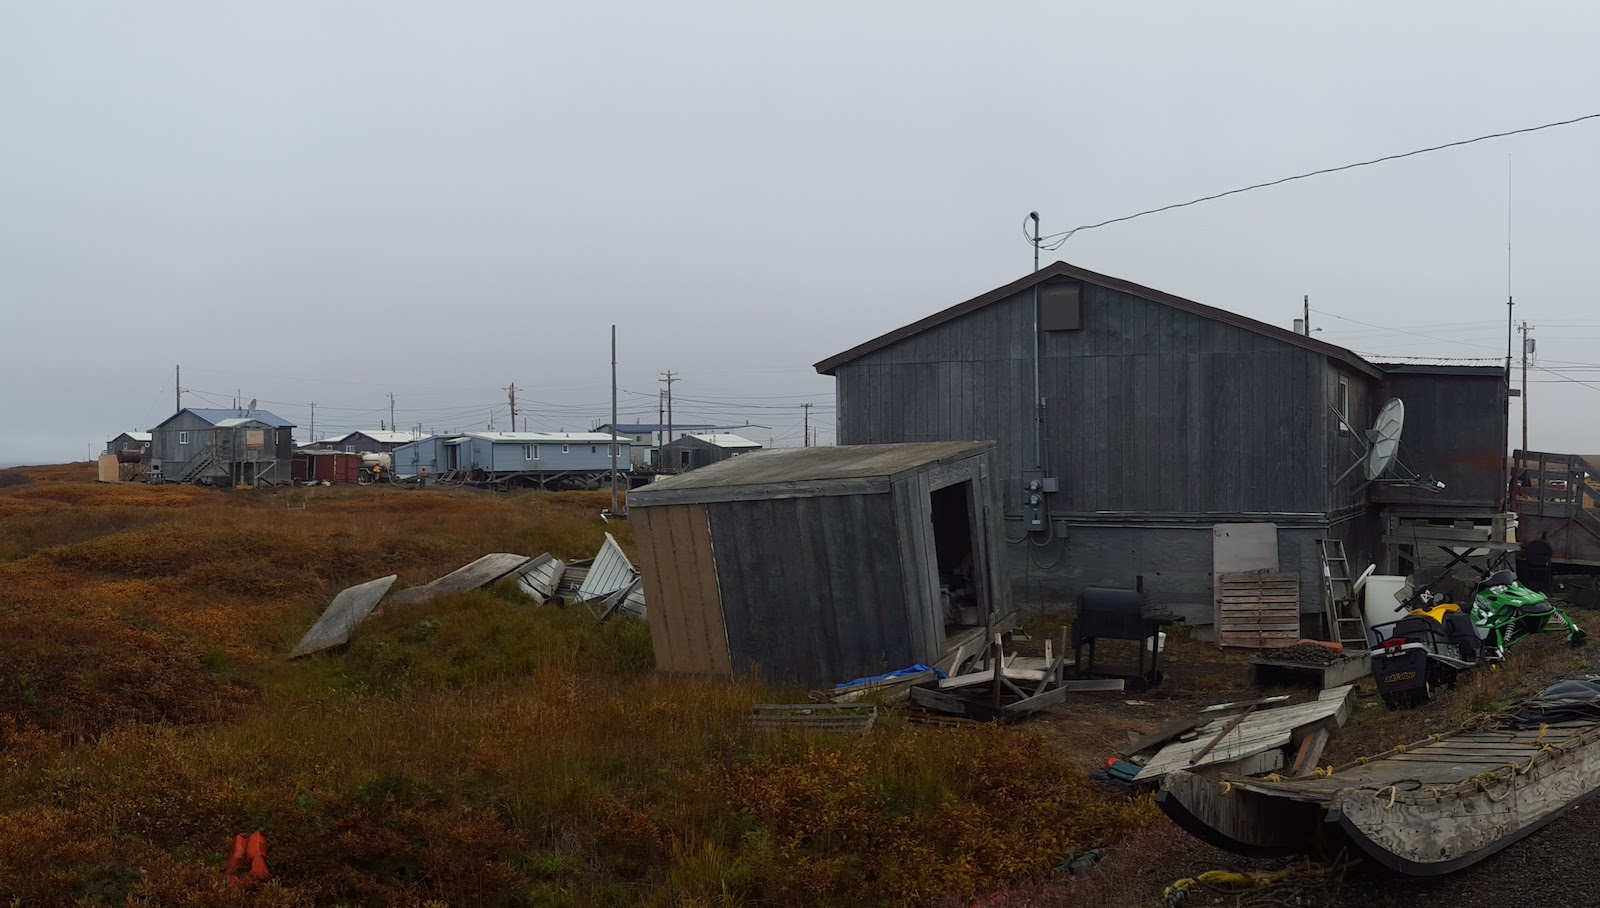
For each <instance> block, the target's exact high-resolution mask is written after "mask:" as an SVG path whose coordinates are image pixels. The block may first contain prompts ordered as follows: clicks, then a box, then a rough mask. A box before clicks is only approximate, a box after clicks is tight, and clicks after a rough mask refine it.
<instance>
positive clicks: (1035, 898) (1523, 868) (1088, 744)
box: [986, 609, 1600, 908]
mask: <svg viewBox="0 0 1600 908" xmlns="http://www.w3.org/2000/svg"><path fill="white" fill-rule="evenodd" d="M1571 613H1572V615H1573V617H1574V619H1575V620H1577V621H1578V623H1579V624H1580V625H1583V626H1586V627H1590V628H1597V627H1600V612H1595V611H1591V610H1585V609H1571ZM1055 624H1056V625H1057V626H1058V625H1059V621H1057V622H1055ZM1029 630H1030V631H1031V632H1032V633H1033V635H1034V639H1033V640H1032V641H1031V642H1023V643H1019V644H1018V645H1017V649H1018V650H1019V651H1022V652H1024V653H1025V654H1026V653H1030V652H1031V651H1032V650H1035V649H1037V650H1039V651H1040V652H1042V648H1043V643H1042V639H1043V637H1044V636H1045V635H1046V634H1047V633H1050V630H1051V623H1050V622H1048V621H1045V622H1040V623H1038V624H1035V625H1033V626H1031V627H1030V628H1029ZM1052 636H1053V634H1052ZM1135 658H1136V651H1135V650H1134V648H1133V645H1132V644H1131V643H1130V644H1127V645H1126V646H1125V647H1123V648H1121V649H1118V648H1117V647H1116V646H1115V645H1112V646H1104V645H1103V646H1102V648H1101V651H1100V663H1101V664H1102V665H1103V666H1104V667H1106V668H1108V669H1110V670H1119V669H1117V668H1115V666H1116V665H1117V663H1118V662H1119V661H1120V662H1122V664H1126V665H1131V664H1132V663H1133V660H1134V659H1135ZM1161 660H1162V661H1161V666H1160V667H1161V670H1162V672H1163V673H1164V674H1165V676H1166V677H1165V679H1164V681H1163V683H1161V684H1160V685H1158V686H1155V687H1152V688H1150V689H1148V690H1145V691H1141V692H1122V693H1088V694H1080V695H1074V696H1073V698H1072V700H1071V701H1070V704H1069V705H1067V706H1063V707H1061V708H1058V709H1056V710H1052V711H1051V713H1050V714H1049V715H1048V716H1046V717H1043V718H1041V719H1039V720H1037V721H1038V725H1039V727H1041V728H1043V729H1046V730H1047V732H1048V733H1049V734H1050V736H1051V737H1052V739H1053V740H1054V741H1055V742H1056V743H1057V745H1058V746H1059V747H1060V748H1061V750H1062V751H1063V752H1065V753H1066V754H1068V755H1069V758H1070V759H1072V760H1073V761H1074V762H1076V763H1078V764H1080V765H1082V766H1083V767H1085V768H1086V769H1091V770H1093V769H1098V768H1100V767H1103V766H1104V765H1105V762H1106V760H1107V758H1108V757H1111V756H1114V755H1115V753H1116V751H1117V750H1118V748H1119V747H1121V746H1122V745H1124V744H1126V743H1127V742H1128V741H1129V740H1130V738H1131V737H1135V736H1138V735H1141V734H1144V733H1147V732H1149V731H1151V730H1153V729H1154V728H1156V727H1157V726H1158V725H1160V724H1162V723H1164V722H1168V721H1171V720H1173V719H1176V718H1180V717H1184V716H1188V715H1192V713H1193V712H1194V711H1195V710H1196V709H1199V708H1200V707H1203V706H1208V705H1211V704H1215V703H1223V702H1229V701H1234V700H1247V699H1254V698H1258V697H1262V696H1270V695H1273V694H1278V693H1285V694H1290V695H1292V696H1293V697H1294V698H1295V700H1296V701H1300V700H1305V699H1309V698H1310V697H1311V696H1313V694H1314V692H1313V691H1309V690H1306V689H1294V688H1254V687H1251V686H1250V685H1249V683H1248V681H1249V654H1248V653H1223V652H1220V651H1219V650H1218V649H1217V648H1216V647H1215V645H1213V644H1206V643H1202V642H1200V641H1197V640H1192V639H1189V638H1188V637H1187V636H1186V635H1183V634H1181V633H1178V634H1173V635H1171V636H1169V638H1168V641H1167V650H1166V652H1164V653H1162V655H1161ZM1596 671H1600V645H1592V646H1586V647H1582V648H1579V649H1573V648H1572V647H1569V646H1568V645H1567V644H1566V642H1565V641H1564V640H1563V639H1562V638H1561V637H1560V636H1558V635H1548V636H1544V637H1539V638H1533V639H1530V640H1527V641H1524V642H1522V643H1520V644H1518V646H1517V647H1516V648H1514V649H1513V650H1512V652H1511V658H1510V659H1509V660H1508V662H1507V663H1506V665H1505V666H1504V667H1503V668H1500V669H1497V670H1495V671H1486V670H1485V671H1479V672H1475V673H1472V674H1469V675H1467V676H1465V677H1464V679H1463V681H1462V682H1461V683H1459V684H1458V685H1457V686H1456V687H1455V688H1454V689H1451V690H1448V691H1445V692H1443V693H1442V694H1440V695H1438V696H1437V697H1436V698H1435V699H1434V700H1433V701H1432V702H1430V703H1428V704H1427V705H1426V706H1423V707H1421V708H1419V709H1414V710H1406V711H1390V710H1388V709H1386V708H1385V707H1384V705H1383V703H1382V701H1381V700H1380V699H1379V698H1378V696H1377V693H1376V691H1375V689H1374V688H1373V686H1372V682H1371V681H1370V679H1363V681H1362V682H1360V683H1359V684H1358V685H1357V692H1356V699H1355V708H1354V710H1353V713H1352V716H1351V719H1350V722H1349V723H1348V724H1347V725H1346V726H1345V727H1344V728H1343V729H1341V730H1340V733H1339V734H1338V735H1337V736H1335V737H1334V739H1333V740H1332V741H1331V742H1330V745H1329V748H1328V751H1327V753H1326V754H1325V756H1324V759H1323V763H1324V765H1329V764H1338V763H1343V762H1347V761H1349V760H1352V759H1354V758H1356V757H1358V756H1362V755H1369V754H1375V753H1381V752H1382V751H1385V750H1388V749H1389V748H1391V747H1393V746H1394V745H1396V744H1404V743H1410V742H1413V741H1418V740H1421V739H1423V738H1426V737H1427V736H1428V735H1431V734H1434V733H1437V732H1444V731H1448V730H1450V729H1453V728H1455V727H1457V726H1459V725H1460V724H1462V722H1464V721H1465V720H1466V719H1468V718H1470V717H1472V716H1474V715H1477V714H1479V713H1483V712H1492V711H1495V710H1497V709H1499V708H1501V707H1503V706H1505V705H1507V704H1509V703H1511V702H1514V701H1515V700H1518V699H1521V698H1523V697H1526V696H1529V695H1531V694H1533V693H1536V692H1537V691H1539V690H1542V689H1543V688H1545V687H1546V686H1548V685H1549V684H1551V683H1553V682H1554V681H1556V680H1559V679H1561V678H1565V677H1572V676H1575V675H1583V674H1586V673H1591V672H1596ZM1107 789H1108V793H1112V792H1115V791H1116V789H1115V788H1114V786H1112V785H1111V784H1110V783H1108V784H1107ZM1597 821H1600V803H1593V802H1583V803H1580V804H1578V805H1576V806H1574V807H1572V808H1569V809H1568V811H1567V812H1566V813H1565V814H1564V815H1563V816H1562V817H1561V818H1560V819H1557V820H1556V821H1554V822H1552V823H1551V824H1550V825H1549V826H1547V827H1546V828H1545V829H1543V830H1541V831H1540V832H1538V833H1536V834H1534V835H1532V836H1530V837H1528V838H1527V839H1525V840H1523V841H1521V842H1518V843H1516V844H1514V845H1511V846H1509V847H1508V848H1507V849H1506V850H1505V851H1503V852H1501V853H1500V854H1498V855H1496V856H1494V857H1492V858H1489V859H1487V860H1485V861H1483V862H1481V863H1479V864H1477V865H1475V866H1473V867H1470V868H1467V869H1466V870H1463V871H1459V872H1457V873H1455V874H1452V875H1450V876H1448V877H1444V878H1442V879H1434V880H1421V879H1409V878H1404V877H1400V876H1397V875H1395V874H1392V873H1389V872H1387V871H1384V870H1382V869H1381V868H1369V867H1364V866H1360V865H1353V866H1349V867H1343V868H1341V869H1339V870H1338V871H1336V872H1332V873H1329V872H1327V871H1326V870H1324V869H1320V867H1317V868H1315V869H1314V868H1313V865H1311V864H1310V862H1308V861H1307V860H1306V859H1300V860H1298V861H1290V860H1278V861H1261V860H1253V859H1248V858H1242V857H1239V856H1237V855H1233V854H1230V853H1227V852H1225V851H1221V850H1219V849H1217V848H1213V847H1211V846H1209V845H1206V844H1204V843H1202V842H1200V841H1198V840H1196V839H1193V838H1191V837H1190V836H1189V835H1188V834H1187V833H1185V832H1183V831H1182V830H1180V829H1179V828H1178V827H1177V826H1175V825H1171V824H1162V826H1161V827H1158V828H1157V829H1155V830H1152V831H1151V832H1150V833H1149V834H1148V835H1147V836H1145V837H1143V838H1140V839H1137V840H1133V841H1129V842H1124V843H1123V844H1122V845H1120V846H1119V847H1118V848H1117V849H1115V850H1114V853H1108V854H1107V856H1106V858H1105V860H1104V861H1103V863H1102V864H1101V865H1100V866H1099V867H1097V868H1096V869H1094V870H1092V871H1090V872H1088V873H1086V874H1079V875H1075V876H1065V875H1063V876H1061V877H1059V878H1054V879H1051V880H1046V881H1040V882H1039V883H1038V884H1036V885H1034V886H1025V887H1019V888H1017V889H1014V890H1011V891H1009V892H1006V893H1002V894H1000V895H998V896H996V897H995V899H994V900H992V902H989V903H986V904H995V905H1003V906H1009V908H1024V906H1026V908H1033V906H1079V905H1081V906H1097V908H1098V906H1105V908H1133V906H1160V905H1166V904H1169V903H1168V902H1167V901H1166V900H1165V899H1164V897H1163V892H1164V890H1165V889H1166V888H1167V887H1168V886H1170V885H1171V884H1172V883H1173V882H1174V881H1176V880H1178V879H1181V878H1184V877H1192V876H1196V875H1198V874H1200V873H1203V872H1205V871H1210V870H1223V871H1238V872H1252V871H1254V872H1267V873H1272V872H1278V871H1282V870H1284V869H1286V868H1293V869H1295V870H1296V872H1294V873H1292V874H1291V875H1290V876H1289V877H1288V878H1286V879H1285V880H1283V881H1282V882H1280V883H1277V884H1275V885H1273V886H1269V887H1266V888H1263V889H1258V890H1248V891H1242V892H1241V891H1233V890H1227V889H1223V888H1217V889H1212V888H1206V887H1201V888H1198V889H1195V890H1193V891H1191V892H1189V893H1187V894H1185V896H1184V897H1183V898H1182V899H1181V903H1182V904H1183V905H1192V906H1223V905H1227V906H1287V905H1303V906H1334V905H1347V904H1348V905H1362V906H1368V908H1386V906H1394V908H1400V906H1406V908H1412V906H1415V905H1417V904H1431V903H1433V902H1435V901H1444V900H1448V901H1449V903H1451V904H1454V905H1459V906H1476V905H1485V906H1487V905H1490V904H1497V905H1506V904H1512V905H1515V904H1526V903H1528V901H1529V900H1530V899H1532V898H1533V897H1535V896H1537V898H1538V899H1539V901H1540V903H1541V904H1547V905H1556V904H1559V905H1575V906H1576V905H1600V861H1595V860H1594V859H1593V855H1594V854H1595V853H1597V851H1600V822H1597ZM1531 866H1537V867H1539V868H1540V869H1539V871H1538V872H1537V873H1534V874H1530V872H1529V870H1528V868H1529V867H1531Z"/></svg>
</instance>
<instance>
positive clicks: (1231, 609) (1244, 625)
mask: <svg viewBox="0 0 1600 908" xmlns="http://www.w3.org/2000/svg"><path fill="white" fill-rule="evenodd" d="M1217 601H1218V608H1217V636H1218V638H1219V639H1220V640H1221V643H1222V645H1223V646H1236V647H1242V648H1246V649H1273V648H1276V647H1280V646H1289V645H1291V644H1293V643H1294V642H1295V641H1296V640H1299V639H1300V578H1299V577H1298V576H1296V575H1294V574H1283V573H1279V572H1277V571H1245V572H1242V573H1235V574H1219V575H1217Z"/></svg>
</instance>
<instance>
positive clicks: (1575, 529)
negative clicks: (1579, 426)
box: [1511, 451, 1600, 567]
mask: <svg viewBox="0 0 1600 908" xmlns="http://www.w3.org/2000/svg"><path fill="white" fill-rule="evenodd" d="M1591 480H1594V481H1595V482H1597V483H1600V470H1597V469H1596V468H1595V466H1594V465H1593V464H1591V463H1590V462H1589V461H1588V460H1587V459H1586V458H1584V457H1583V456H1582V455H1578V454H1549V453H1545V452H1541V451H1517V452H1515V453H1514V454H1513V455H1512V461H1511V503H1512V505H1513V508H1514V509H1515V510H1516V512H1517V539H1518V540H1520V541H1521V542H1523V543H1527V542H1530V541H1532V540H1535V539H1543V540H1545V541H1546V542H1548V543H1550V548H1551V552H1552V554H1553V556H1554V559H1553V560H1554V561H1555V562H1556V563H1557V564H1576V565H1588V566H1591V567H1600V493H1597V492H1596V489H1595V487H1594V486H1593V485H1590V481H1591Z"/></svg>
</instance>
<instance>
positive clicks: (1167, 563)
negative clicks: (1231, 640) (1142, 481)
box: [1006, 522, 1328, 625]
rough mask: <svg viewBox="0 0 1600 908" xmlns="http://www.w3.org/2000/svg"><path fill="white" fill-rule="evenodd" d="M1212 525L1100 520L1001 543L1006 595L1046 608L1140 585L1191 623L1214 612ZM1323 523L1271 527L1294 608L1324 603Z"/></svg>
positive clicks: (1311, 609)
mask: <svg viewBox="0 0 1600 908" xmlns="http://www.w3.org/2000/svg"><path fill="white" fill-rule="evenodd" d="M1211 530H1212V525H1211V524H1209V523H1198V522H1196V523H1192V524H1173V525H1164V526H1163V525H1154V526H1126V525H1124V526H1106V525H1103V524H1094V523H1081V524H1075V525H1072V526H1070V527H1068V531H1067V537H1066V539H1065V540H1064V541H1062V542H1060V543H1052V544H1051V545H1049V546H1046V547H1039V546H1034V545H1032V544H1030V543H1028V542H1026V541H1024V542H1022V543H1020V544H1016V545H1008V546H1007V547H1006V549H1007V554H1008V555H1009V557H1008V559H1007V561H1008V562H1009V571H1010V575H1011V583H1012V595H1013V596H1014V597H1015V599H1016V601H1017V604H1018V605H1020V606H1027V607H1032V608H1050V607H1052V606H1054V605H1058V604H1064V603H1068V602H1075V601H1076V599H1077V597H1078V595H1079V594H1081V593H1082V591H1083V590H1084V589H1085V588H1087V587H1091V586H1108V587H1120V588H1124V589H1133V588H1135V587H1136V586H1138V585H1139V584H1141V583H1142V584H1143V586H1144V591H1145V600H1146V601H1147V602H1148V603H1150V604H1151V605H1152V606H1158V607H1161V608H1163V609H1168V610H1171V611H1173V612H1175V613H1177V614H1179V615H1182V616H1183V617H1184V618H1185V619H1186V620H1187V621H1188V622H1189V623H1190V624H1195V625H1203V624H1210V623H1211V621H1212V617H1213V608H1214V604H1213V598H1212V597H1213V591H1214V585H1213V584H1214V578H1213V576H1212V551H1211V550H1212V534H1211ZM1327 533H1328V530H1327V529H1326V527H1325V526H1322V525H1316V524H1306V525H1303V526H1281V525H1280V526H1279V527H1278V569H1279V570H1281V571H1285V572H1289V573H1294V574H1297V575H1298V576H1299V578H1300V610H1301V611H1302V612H1304V613H1307V614H1315V613H1319V612H1321V611H1322V609H1323V599H1324V596H1323V589H1322V567H1321V564H1322V561H1321V556H1320V555H1319V554H1318V552H1317V543H1316V541H1317V540H1318V539H1320V538H1322V537H1323V536H1325V535H1327Z"/></svg>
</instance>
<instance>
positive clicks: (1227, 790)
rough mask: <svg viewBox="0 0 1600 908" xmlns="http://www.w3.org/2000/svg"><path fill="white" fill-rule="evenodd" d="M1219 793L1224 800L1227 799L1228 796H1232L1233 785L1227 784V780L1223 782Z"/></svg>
mask: <svg viewBox="0 0 1600 908" xmlns="http://www.w3.org/2000/svg"><path fill="white" fill-rule="evenodd" d="M1219 793H1220V794H1221V795H1222V797H1224V798H1225V797H1227V796H1228V795H1231V794H1233V783H1232V782H1229V781H1227V780H1223V783H1222V789H1221V791H1220V792H1219Z"/></svg>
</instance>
